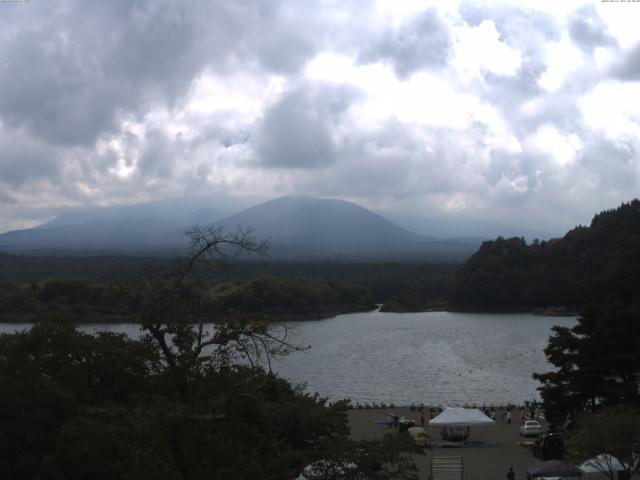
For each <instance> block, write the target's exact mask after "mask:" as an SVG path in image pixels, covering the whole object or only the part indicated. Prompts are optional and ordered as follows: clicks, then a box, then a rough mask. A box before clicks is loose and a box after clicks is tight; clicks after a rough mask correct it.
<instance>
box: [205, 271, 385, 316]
mask: <svg viewBox="0 0 640 480" xmlns="http://www.w3.org/2000/svg"><path fill="white" fill-rule="evenodd" d="M209 298H210V299H211V302H210V304H209V305H210V308H211V310H213V311H216V312H223V313H233V312H242V313H257V312H259V313H261V314H263V315H282V314H285V315H286V314H294V315H305V314H323V313H324V314H327V313H329V314H331V313H342V312H350V311H358V310H370V309H372V308H373V307H374V302H373V298H372V296H371V292H369V290H367V289H366V288H364V287H360V286H357V285H339V284H336V283H333V282H321V281H317V280H309V279H295V278H294V279H288V278H276V277H260V278H256V279H253V280H250V281H248V282H242V283H222V284H218V285H216V286H215V287H214V288H213V289H211V290H210V291H209Z"/></svg>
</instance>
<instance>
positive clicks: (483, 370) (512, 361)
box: [0, 312, 576, 406]
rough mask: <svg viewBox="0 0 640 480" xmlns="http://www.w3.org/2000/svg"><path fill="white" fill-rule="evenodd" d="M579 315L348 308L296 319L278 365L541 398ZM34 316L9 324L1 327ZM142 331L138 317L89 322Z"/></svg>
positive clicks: (355, 379) (318, 388) (402, 400)
mask: <svg viewBox="0 0 640 480" xmlns="http://www.w3.org/2000/svg"><path fill="white" fill-rule="evenodd" d="M575 323H576V319H575V318H572V317H540V316H534V315H531V314H479V313H457V312H455V313H454V312H422V313H386V312H366V313H354V314H348V315H339V316H337V317H335V318H330V319H326V320H317V321H305V322H291V323H290V326H291V327H293V331H294V334H295V338H296V342H297V343H298V344H300V345H310V346H311V348H310V349H309V350H307V351H304V352H296V353H293V354H291V355H289V356H287V357H284V358H280V359H279V360H278V361H276V362H275V363H274V369H275V370H276V371H278V372H279V373H280V374H281V375H282V376H283V377H285V378H287V379H289V380H290V381H292V382H294V383H302V382H306V385H307V387H306V388H307V390H308V391H309V392H312V393H313V392H318V393H319V394H320V395H321V396H324V397H329V398H330V399H331V400H337V399H342V398H351V399H352V401H354V402H356V401H357V402H359V403H365V402H367V403H372V402H376V403H380V402H384V403H387V404H389V403H394V404H396V405H409V404H411V403H416V404H419V403H421V402H423V403H425V404H434V405H449V406H454V405H463V404H465V403H468V404H474V403H475V404H478V405H482V404H500V403H518V404H520V403H523V402H524V401H525V400H532V399H534V398H535V399H539V395H538V393H537V391H536V388H537V387H538V385H539V384H538V382H536V381H534V380H533V378H532V377H531V374H532V373H533V372H545V371H548V370H549V369H550V368H551V366H550V365H549V364H548V363H547V361H546V358H545V355H544V352H543V349H544V348H545V347H546V345H547V341H548V338H549V335H550V334H551V327H552V326H553V325H563V326H572V325H574V324H575ZM28 327H29V325H28V324H0V333H1V332H12V331H16V330H21V329H23V328H28ZM105 328H108V329H110V330H113V331H118V332H125V333H127V334H129V335H131V336H132V337H136V336H137V335H138V334H139V327H138V325H133V324H116V325H108V326H105V325H101V324H89V325H83V326H82V330H84V331H95V330H100V329H105Z"/></svg>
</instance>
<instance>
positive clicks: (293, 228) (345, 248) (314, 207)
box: [216, 196, 480, 258]
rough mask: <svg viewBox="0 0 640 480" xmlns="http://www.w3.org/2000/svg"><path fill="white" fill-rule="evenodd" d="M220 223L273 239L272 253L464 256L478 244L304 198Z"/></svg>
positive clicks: (293, 198)
mask: <svg viewBox="0 0 640 480" xmlns="http://www.w3.org/2000/svg"><path fill="white" fill-rule="evenodd" d="M216 225H217V226H221V227H224V228H226V229H234V228H237V227H238V226H240V227H243V228H247V227H250V228H252V229H253V231H254V233H255V235H256V237H257V238H263V239H269V240H270V242H271V248H270V249H269V254H270V256H272V257H310V256H346V257H362V256H371V255H374V254H375V255H376V256H381V257H382V258H390V257H393V258H402V257H413V256H422V255H427V256H431V257H434V256H441V257H447V258H464V257H467V256H468V255H470V254H471V253H472V252H473V251H474V250H475V249H476V248H477V247H478V245H479V244H480V242H479V241H478V242H474V241H471V242H470V241H457V240H454V241H441V240H437V239H434V238H432V237H428V236H423V235H418V234H416V233H414V232H411V231H409V230H407V229H404V228H402V227H400V226H398V225H396V224H395V223H393V222H391V221H389V220H387V219H386V218H384V217H382V216H381V215H378V214H376V213H373V212H371V211H370V210H367V209H365V208H363V207H361V206H359V205H356V204H355V203H351V202H347V201H344V200H336V199H318V198H313V197H306V196H287V197H280V198H276V199H274V200H270V201H268V202H265V203H261V204H259V205H256V206H254V207H251V208H248V209H246V210H243V211H242V212H239V213H237V214H235V215H232V216H230V217H227V218H225V219H222V220H220V221H218V222H216Z"/></svg>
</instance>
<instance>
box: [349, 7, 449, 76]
mask: <svg viewBox="0 0 640 480" xmlns="http://www.w3.org/2000/svg"><path fill="white" fill-rule="evenodd" d="M450 52H451V38H450V35H449V28H448V27H447V25H446V24H445V23H444V22H443V21H442V19H441V18H440V16H439V15H438V11H437V9H436V8H429V9H427V10H425V11H424V12H422V13H420V14H419V15H417V16H416V17H413V18H411V19H410V20H408V21H406V22H404V23H403V24H401V25H399V26H397V27H395V28H393V27H389V28H388V29H387V30H385V31H383V32H382V33H381V34H379V35H378V36H376V37H374V38H373V39H372V40H371V43H370V44H369V45H368V46H366V47H365V48H363V50H362V51H361V52H360V55H359V60H360V62H362V63H371V62H376V61H379V60H383V61H387V62H389V63H391V64H392V65H393V67H394V68H395V70H396V73H397V74H398V75H399V76H401V77H406V76H407V75H411V74H412V73H414V72H416V71H418V70H420V69H423V68H440V67H443V66H445V65H446V63H447V60H448V59H449V55H450Z"/></svg>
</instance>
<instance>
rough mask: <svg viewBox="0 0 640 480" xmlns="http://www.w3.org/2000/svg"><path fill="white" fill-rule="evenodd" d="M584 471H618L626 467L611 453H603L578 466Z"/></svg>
mask: <svg viewBox="0 0 640 480" xmlns="http://www.w3.org/2000/svg"><path fill="white" fill-rule="evenodd" d="M578 468H579V469H580V470H582V471H583V472H584V473H595V472H606V471H611V472H617V471H619V470H624V469H625V467H624V465H623V464H622V462H620V460H618V459H617V458H616V457H614V456H612V455H609V454H608V453H602V454H600V455H598V456H596V457H593V458H590V459H589V460H587V461H586V462H584V463H583V464H582V465H580V466H579V467H578Z"/></svg>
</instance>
